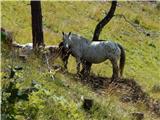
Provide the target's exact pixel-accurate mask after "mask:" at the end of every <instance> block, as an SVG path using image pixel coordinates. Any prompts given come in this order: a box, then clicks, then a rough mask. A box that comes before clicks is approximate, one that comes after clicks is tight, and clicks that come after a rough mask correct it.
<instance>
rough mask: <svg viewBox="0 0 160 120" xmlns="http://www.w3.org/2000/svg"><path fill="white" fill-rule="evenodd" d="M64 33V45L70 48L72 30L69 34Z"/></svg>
mask: <svg viewBox="0 0 160 120" xmlns="http://www.w3.org/2000/svg"><path fill="white" fill-rule="evenodd" d="M62 34H63V46H64V47H65V48H67V49H68V48H69V45H70V35H71V32H69V33H68V34H67V33H64V32H62Z"/></svg>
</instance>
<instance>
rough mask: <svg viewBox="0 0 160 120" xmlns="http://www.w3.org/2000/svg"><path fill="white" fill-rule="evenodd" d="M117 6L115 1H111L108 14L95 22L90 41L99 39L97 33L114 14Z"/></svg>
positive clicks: (98, 33)
mask: <svg viewBox="0 0 160 120" xmlns="http://www.w3.org/2000/svg"><path fill="white" fill-rule="evenodd" d="M116 6H117V1H112V6H111V8H110V10H109V12H108V14H107V15H106V16H105V17H104V18H103V19H102V20H101V21H100V22H99V23H98V24H97V26H96V28H95V30H94V35H93V38H92V41H98V40H99V35H100V33H101V31H102V29H103V27H104V26H105V25H106V24H107V23H108V22H109V21H110V20H111V19H112V17H113V16H114V12H115V10H116Z"/></svg>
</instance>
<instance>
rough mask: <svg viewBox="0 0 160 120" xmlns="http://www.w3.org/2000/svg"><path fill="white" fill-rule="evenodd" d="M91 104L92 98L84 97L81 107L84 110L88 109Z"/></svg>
mask: <svg viewBox="0 0 160 120" xmlns="http://www.w3.org/2000/svg"><path fill="white" fill-rule="evenodd" d="M92 106H93V100H92V99H84V101H83V108H84V109H85V110H90V109H91V108H92Z"/></svg>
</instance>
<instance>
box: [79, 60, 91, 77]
mask: <svg viewBox="0 0 160 120" xmlns="http://www.w3.org/2000/svg"><path fill="white" fill-rule="evenodd" d="M91 66H92V63H90V62H88V61H83V62H82V70H81V74H82V75H83V76H87V75H89V74H90V70H91Z"/></svg>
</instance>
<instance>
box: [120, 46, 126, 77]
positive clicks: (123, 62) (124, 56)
mask: <svg viewBox="0 0 160 120" xmlns="http://www.w3.org/2000/svg"><path fill="white" fill-rule="evenodd" d="M118 47H119V48H120V50H121V57H120V64H119V68H120V75H121V76H122V74H123V69H124V65H125V61H126V54H125V51H124V48H123V47H122V46H121V45H120V44H118Z"/></svg>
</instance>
